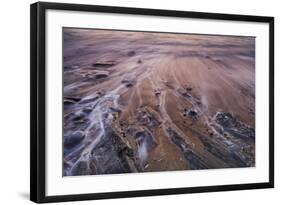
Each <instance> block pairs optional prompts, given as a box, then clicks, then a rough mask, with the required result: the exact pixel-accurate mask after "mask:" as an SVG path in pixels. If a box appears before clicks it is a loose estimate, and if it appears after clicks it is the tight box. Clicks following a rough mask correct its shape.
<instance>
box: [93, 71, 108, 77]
mask: <svg viewBox="0 0 281 205" xmlns="http://www.w3.org/2000/svg"><path fill="white" fill-rule="evenodd" d="M108 75H109V72H108V71H99V72H96V73H95V74H94V76H95V78H96V79H100V78H106V77H108Z"/></svg>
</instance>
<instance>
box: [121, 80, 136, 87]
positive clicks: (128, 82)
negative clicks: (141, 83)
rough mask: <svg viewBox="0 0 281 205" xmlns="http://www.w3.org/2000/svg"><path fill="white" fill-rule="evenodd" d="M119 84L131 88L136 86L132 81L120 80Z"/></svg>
mask: <svg viewBox="0 0 281 205" xmlns="http://www.w3.org/2000/svg"><path fill="white" fill-rule="evenodd" d="M121 83H123V84H125V85H126V87H133V86H134V85H135V84H136V82H135V81H134V80H122V81H121Z"/></svg>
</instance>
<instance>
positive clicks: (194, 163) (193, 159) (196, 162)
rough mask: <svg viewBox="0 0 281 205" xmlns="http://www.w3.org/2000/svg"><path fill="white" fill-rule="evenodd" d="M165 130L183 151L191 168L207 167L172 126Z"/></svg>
mask: <svg viewBox="0 0 281 205" xmlns="http://www.w3.org/2000/svg"><path fill="white" fill-rule="evenodd" d="M167 132H168V133H169V136H170V139H171V141H172V142H173V143H174V144H175V145H176V146H177V147H178V149H179V150H180V151H181V152H182V153H183V155H184V157H185V159H186V160H187V161H188V163H189V166H190V168H191V169H206V168H208V166H207V165H206V164H205V162H204V161H203V160H202V159H201V158H200V157H199V156H198V155H196V153H194V152H193V151H192V149H191V146H190V145H189V144H188V143H187V142H186V141H185V140H184V139H183V138H182V137H181V136H180V135H179V134H178V133H177V132H176V131H174V130H173V129H172V128H168V129H167Z"/></svg>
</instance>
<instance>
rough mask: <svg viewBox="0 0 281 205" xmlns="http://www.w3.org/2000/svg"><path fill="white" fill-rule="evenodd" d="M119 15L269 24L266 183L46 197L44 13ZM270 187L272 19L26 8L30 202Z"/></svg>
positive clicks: (65, 6) (46, 5)
mask: <svg viewBox="0 0 281 205" xmlns="http://www.w3.org/2000/svg"><path fill="white" fill-rule="evenodd" d="M48 9H54V10H67V11H86V12H99V13H120V14H130V15H135V14H136V15H146V16H160V17H161V16H162V17H165V16H166V17H167V16H169V17H180V18H195V19H215V20H229V21H247V22H263V23H267V24H269V39H268V40H269V50H268V52H269V108H268V109H269V181H268V182H263V183H249V184H236V185H234V184H229V185H220V186H203V187H192V188H171V189H158V190H141V191H133V190H132V191H125V192H109V193H89V194H74V195H59V196H46V190H45V186H46V179H45V176H46V173H45V172H46V170H45V168H46V165H45V157H46V155H45V151H46V147H45V146H46V135H45V134H46V127H45V123H46V120H45V116H46V93H45V89H46V79H45V74H46V68H45V61H46V60H45V49H46V47H45V38H46V29H45V26H46V10H48ZM273 187H274V18H273V17H265V16H249V15H233V14H231V15H230V14H218V13H202V12H187V11H173V10H156V9H144V8H126V7H111V6H96V5H83V4H65V3H47V2H38V3H34V4H32V5H31V7H30V199H31V201H34V202H37V203H45V202H62V201H76V200H96V199H109V198H123V197H140V196H154V195H169V194H186V193H198V192H214V191H230V190H245V189H260V188H273Z"/></svg>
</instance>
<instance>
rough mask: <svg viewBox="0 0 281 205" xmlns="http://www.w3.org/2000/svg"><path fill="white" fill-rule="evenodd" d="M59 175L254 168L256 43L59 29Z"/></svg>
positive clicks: (237, 39) (248, 39) (240, 39)
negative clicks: (61, 165)
mask: <svg viewBox="0 0 281 205" xmlns="http://www.w3.org/2000/svg"><path fill="white" fill-rule="evenodd" d="M63 37H64V46H63V47H64V53H63V57H64V153H63V160H64V170H63V171H64V175H67V176H71V175H91V174H114V173H129V172H149V171H173V170H190V169H193V170H196V169H213V168H230V167H231V168H234V167H251V166H255V39H254V38H253V37H230V36H228V37H227V36H210V35H187V34H185V35H183V34H167V33H148V32H121V31H106V30H87V29H84V30H82V29H70V28H64V30H63Z"/></svg>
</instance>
